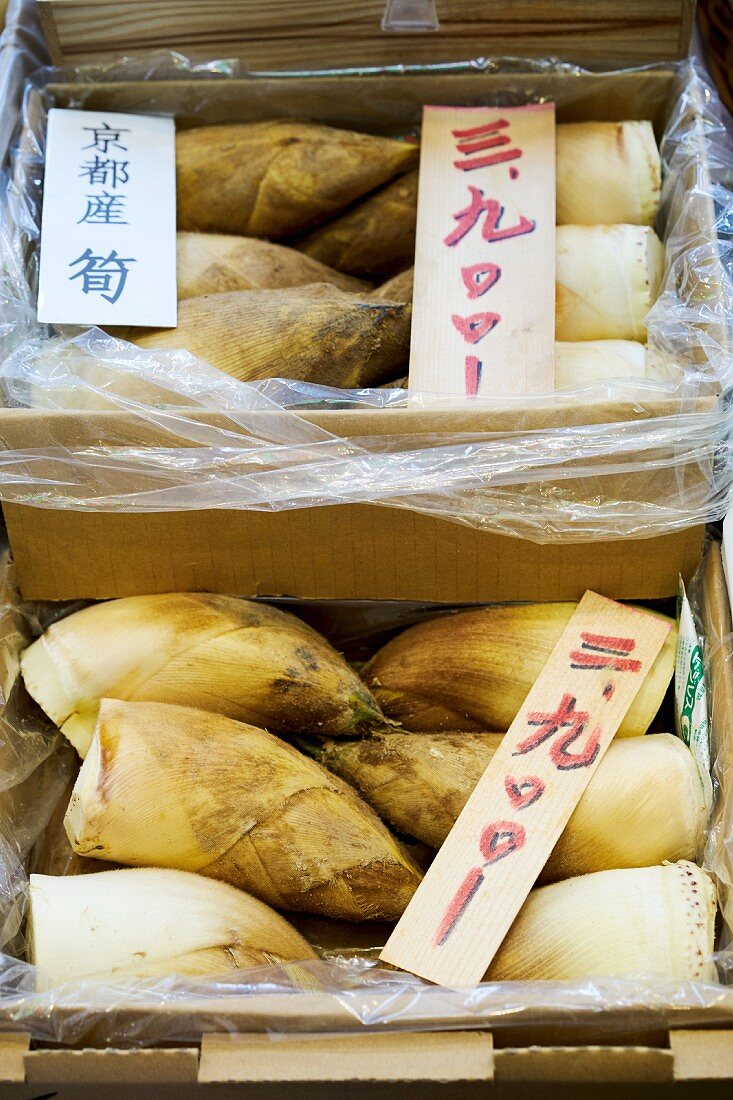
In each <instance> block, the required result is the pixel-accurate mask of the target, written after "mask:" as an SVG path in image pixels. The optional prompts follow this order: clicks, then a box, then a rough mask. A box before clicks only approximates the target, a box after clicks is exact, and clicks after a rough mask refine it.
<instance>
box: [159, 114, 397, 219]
mask: <svg viewBox="0 0 733 1100" xmlns="http://www.w3.org/2000/svg"><path fill="white" fill-rule="evenodd" d="M417 159H418V150H417V147H416V146H414V145H409V144H407V143H405V142H402V141H393V140H391V139H389V138H383V137H374V136H372V135H371V134H358V133H354V132H352V131H350V130H338V129H334V128H333V127H330V126H321V125H319V124H317V123H314V122H298V121H292V120H290V119H284V118H283V119H272V120H268V121H263V122H247V123H231V124H226V125H218V126H199V127H196V128H195V129H191V130H184V131H181V132H179V133H178V134H177V136H176V189H177V205H178V228H179V229H199V230H209V231H211V232H215V233H241V234H243V235H245V236H248V237H273V238H276V239H279V238H283V237H288V236H292V235H294V234H296V233H301V232H305V231H307V230H309V229H311V228H312V227H313V226H314V225H317V224H318V223H320V222H323V221H325V220H326V219H328V218H331V217H333V216H334V215H335V214H337V213H339V212H340V211H341V210H343V209H344V208H345V207H347V206H349V205H351V203H353V202H355V201H356V200H357V199H359V198H361V196H362V195H365V194H367V193H368V192H370V191H373V190H374V189H375V188H376V187H379V186H380V185H381V184H384V183H386V182H387V181H388V180H390V179H392V178H393V177H394V176H396V175H398V174H399V173H400V172H406V171H407V170H408V169H410V168H412V167H414V166H415V164H416V163H417Z"/></svg>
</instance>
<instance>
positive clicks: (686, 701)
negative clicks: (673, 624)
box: [674, 581, 713, 807]
mask: <svg viewBox="0 0 733 1100" xmlns="http://www.w3.org/2000/svg"><path fill="white" fill-rule="evenodd" d="M677 610H678V618H679V636H678V640H677V660H676V663H675V673H674V697H675V723H676V726H677V735H678V736H679V737H681V738H682V740H683V741H684V742H685V744H686V745H688V746H689V749H690V752H691V753H692V755H693V757H694V758H695V763H696V764H697V770H698V773H699V775H700V783H701V784H702V789H703V792H704V798H705V804H706V805H707V806H708V807H709V806H711V805H712V801H713V784H712V780H711V778H710V729H709V725H708V692H707V684H706V682H705V670H704V667H703V661H702V651H701V648H700V639H699V638H698V636H697V630H696V629H695V622H694V619H693V617H692V609H691V607H690V601H689V600H688V599H687V593H686V592H685V586H684V584H682V582H681V581H680V594H679V599H678V607H677Z"/></svg>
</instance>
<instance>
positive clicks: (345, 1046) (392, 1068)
mask: <svg viewBox="0 0 733 1100" xmlns="http://www.w3.org/2000/svg"><path fill="white" fill-rule="evenodd" d="M1 594H2V597H3V600H2V602H3V605H4V607H5V608H6V610H5V614H4V617H3V620H2V623H1V624H0V625H2V632H1V633H0V640H1V641H2V645H0V654H1V655H2V660H3V663H4V666H5V667H4V673H5V675H4V680H3V682H4V686H5V689H6V691H7V692H8V693H9V692H10V691H11V690H12V685H13V682H14V680H15V678H16V676H17V667H18V666H17V654H18V652H19V650H20V649H21V648H22V647H23V646H24V645H25V644H26V638H25V637H24V634H23V629H22V624H23V621H22V619H18V617H17V616H15V615H13V613H12V607H13V604H14V601H15V599H16V598H17V597H16V596H15V595H14V580H13V576H12V573H7V572H6V573H5V574H4V584H3V587H2V593H1ZM703 617H704V630H705V635H706V648H707V653H708V658H709V663H710V670H711V675H712V681H711V685H710V686H711V698H712V713H713V716H714V721H715V722H716V729H717V737H718V749H719V753H720V756H719V763H720V764H721V765H722V769H723V774H724V775H725V774H728V769H729V768H730V769H732V770H733V736H731V729H733V723H732V722H731V721H729V720H728V717H729V715H733V648H732V646H731V642H732V639H733V626H732V625H731V614H730V606H729V603H728V598H727V593H726V587H725V578H724V574H723V568H722V558H721V553H720V547H719V545H718V544H713V545H712V547H711V548H710V552H709V553H708V556H707V558H706V566H705V572H704V578H703ZM5 698H7V695H6V696H5ZM731 773H733V771H732V772H731ZM728 786H729V785H728V784H724V788H723V792H722V797H721V799H720V801H719V806H718V810H717V813H718V814H719V815H720V817H719V818H718V823H717V827H718V828H720V829H724V830H726V831H727V830H730V828H731V827H732V823H733V788H731V789H728ZM730 900H731V899H730V897H729V896H728V894H727V892H726V891H725V889H724V890H723V893H722V895H721V902H722V904H723V905H725V906H729V904H730ZM691 995H692V994H691V991H690V990H687V991H684V990H682V989H681V990H680V996H679V997H678V998H673V999H671V1000H670V1002H669V1004H664V1003H662V1001H661V1000H660V999H659V998H656V1000H655V1003H654V1006H653V1007H650V1006H649V1005H648V1004H646V1005H644V1004H642V1003H638V1004H635V1003H634V999H633V997H627V999H626V1001H625V1002H624V1003H619V1004H618V1005H617V1006H614V1007H609V1008H607V1009H605V1010H600V1011H599V1009H598V1007H597V1006H593V1005H591V1004H589V1005H588V1007H586V1008H583V1007H576V1008H575V1009H574V1010H573V1011H569V1010H564V1011H563V1010H558V1008H557V1006H556V1005H555V1004H554V1003H552V1002H548V1003H547V1004H543V1003H542V1001H541V999H535V1000H534V1001H533V1003H531V1004H526V1005H524V1006H523V1007H522V1006H520V1007H513V1008H512V1011H511V1013H510V1014H508V1015H507V1013H506V1012H505V1011H502V1012H500V1013H499V1014H498V1015H497V1016H496V1017H493V1016H492V1015H491V1014H490V1013H489V1014H484V1015H482V1014H481V1012H480V1009H479V1006H478V1003H474V1004H473V1005H466V1007H465V1010H464V1011H463V1012H456V1006H455V1000H454V997H453V995H452V994H451V993H450V992H449V991H444V990H440V989H438V988H437V987H433V989H432V991H431V999H430V1001H429V1002H428V1003H427V1004H426V1003H425V1002H424V1001H421V1002H420V1003H419V1004H418V1003H417V1002H416V1001H415V998H414V996H413V994H412V993H410V992H402V993H397V992H395V991H389V992H387V993H385V992H383V991H380V990H376V989H375V990H373V991H372V992H370V994H369V1008H370V1011H371V1012H372V1013H377V1012H378V1011H379V1009H380V1007H385V1006H387V1005H388V1006H389V1012H390V1013H391V1017H392V1019H393V1020H394V1021H395V1022H394V1024H393V1025H392V1026H390V1025H386V1026H382V1027H381V1028H380V1029H379V1030H377V1031H374V1032H372V1031H370V1030H369V1029H368V1028H364V1027H363V1026H361V1025H359V1023H358V1016H357V1015H355V1012H354V1002H353V1001H352V1000H350V998H349V997H348V996H338V995H332V994H327V993H322V992H319V991H317V990H314V991H309V992H304V993H285V992H282V993H273V992H269V993H262V994H253V995H251V996H248V997H242V998H239V999H228V1000H227V1001H226V1003H225V1004H222V1002H221V1001H216V1000H215V999H213V998H212V999H210V1000H203V999H202V1000H199V1001H193V1002H191V1001H186V1000H183V999H178V1000H176V1001H174V1002H171V1003H170V1004H169V1006H167V1007H166V1009H165V1010H163V1009H161V1008H159V1007H152V1006H149V1005H148V1006H146V1004H145V1003H144V1001H141V999H140V998H137V1000H136V1002H135V1003H130V1004H128V1005H124V1004H122V1003H119V1002H118V1003H117V1004H116V1005H114V1007H113V1009H112V1011H111V1012H110V1011H108V1010H105V1008H104V1007H102V1006H97V1007H94V1008H92V1006H91V1005H89V1006H87V1008H86V1010H85V1005H84V1002H83V998H79V997H78V996H75V997H74V998H73V999H72V1000H71V1001H70V1002H69V1003H64V998H63V996H58V997H57V998H56V1001H55V1004H54V1007H53V1009H52V1010H51V1011H52V1013H53V1016H54V1018H55V1019H56V1021H57V1022H58V1021H61V1020H64V1019H67V1020H68V1021H69V1022H70V1023H72V1022H73V1023H74V1024H75V1025H77V1027H78V1024H79V1022H80V1020H83V1021H84V1030H83V1031H82V1032H77V1033H78V1034H82V1035H83V1036H84V1039H83V1042H84V1043H86V1044H89V1045H88V1046H81V1047H79V1048H74V1049H71V1048H66V1047H57V1046H49V1045H48V1044H42V1043H41V1044H39V1043H35V1044H31V1043H29V1041H28V1037H27V1036H25V1035H23V1034H22V1033H21V1031H20V1028H19V1026H18V1024H17V1023H16V1022H15V1021H14V1020H13V1019H10V1018H9V1017H8V1015H7V1013H6V1012H5V1011H4V1006H0V1095H2V1096H3V1097H6V1096H7V1097H8V1100H12V1098H14V1097H18V1098H21V1097H22V1098H24V1100H25V1098H27V1100H30V1098H32V1097H33V1098H36V1100H39V1098H40V1097H46V1096H47V1095H48V1094H50V1093H55V1094H56V1095H58V1096H59V1097H61V1098H62V1100H65V1098H66V1097H69V1098H71V1097H74V1098H76V1097H85V1096H88V1097H89V1098H90V1100H91V1098H92V1097H96V1096H98V1095H100V1093H101V1090H104V1095H105V1097H108V1096H109V1097H112V1098H113V1100H116V1098H118V1097H119V1098H120V1100H122V1098H125V1100H127V1098H128V1097H129V1098H130V1100H132V1097H135V1098H137V1097H142V1096H145V1097H148V1096H149V1097H161V1098H162V1097H165V1096H171V1097H172V1096H173V1095H175V1096H176V1098H177V1100H183V1098H186V1100H187V1098H188V1097H189V1096H190V1097H191V1098H192V1100H193V1098H198V1097H201V1098H204V1097H206V1096H208V1095H211V1096H228V1095H231V1096H235V1095H241V1089H242V1088H243V1087H245V1086H246V1088H247V1090H248V1095H252V1096H253V1097H257V1096H260V1095H261V1096H263V1097H264V1096H267V1097H269V1098H280V1097H282V1098H283V1100H285V1098H288V1100H289V1098H290V1097H291V1096H294V1095H296V1094H297V1090H298V1089H299V1088H302V1087H303V1086H304V1085H306V1086H307V1088H308V1090H309V1092H308V1095H309V1096H310V1095H313V1096H314V1097H316V1096H323V1097H330V1096H333V1097H336V1096H337V1095H339V1090H340V1091H341V1094H342V1092H343V1088H344V1084H345V1083H348V1088H349V1096H351V1095H352V1094H353V1095H354V1096H360V1095H362V1094H363V1095H364V1096H369V1097H372V1096H382V1095H383V1096H385V1097H386V1096H392V1095H399V1096H402V1095H406V1094H407V1090H408V1089H409V1090H410V1091H411V1092H413V1093H414V1089H415V1087H416V1086H417V1087H418V1088H419V1090H420V1095H421V1096H425V1097H430V1098H431V1100H432V1098H433V1097H436V1098H437V1097H440V1096H443V1095H446V1096H447V1095H450V1096H451V1097H452V1098H454V1097H460V1096H465V1097H469V1096H473V1095H475V1094H476V1089H479V1088H480V1089H481V1090H482V1092H483V1093H485V1094H486V1095H490V1096H496V1097H497V1098H498V1097H509V1096H516V1095H517V1092H516V1089H517V1088H519V1087H523V1088H524V1089H527V1090H529V1089H530V1088H531V1094H532V1096H533V1097H535V1096H536V1097H538V1098H539V1097H543V1096H545V1095H547V1096H548V1097H549V1096H551V1095H552V1096H555V1097H556V1096H558V1095H559V1094H561V1095H563V1096H575V1095H578V1096H580V1095H587V1085H588V1083H589V1082H591V1081H592V1082H593V1083H594V1085H597V1086H602V1087H603V1090H604V1095H607V1096H609V1097H610V1096H612V1095H616V1093H615V1092H614V1089H618V1090H619V1091H618V1095H619V1096H621V1095H622V1093H621V1091H620V1090H621V1089H626V1090H628V1088H629V1086H630V1085H633V1086H634V1088H635V1090H638V1091H641V1092H642V1093H643V1092H644V1090H645V1089H648V1090H650V1091H649V1095H660V1093H659V1091H656V1092H655V1089H656V1090H660V1089H661V1088H662V1086H667V1087H669V1086H671V1085H672V1084H674V1086H675V1095H677V1094H678V1093H679V1095H680V1096H683V1095H684V1096H687V1095H691V1094H692V1093H690V1092H688V1091H686V1090H688V1089H691V1088H692V1083H693V1082H698V1083H703V1082H704V1084H705V1090H706V1091H705V1095H706V1096H715V1095H718V1093H717V1092H716V1088H717V1087H720V1089H721V1091H720V1095H721V1096H722V1095H724V1093H723V1087H725V1089H727V1090H730V1087H731V1083H732V1082H733V990H730V989H728V990H726V989H725V988H724V987H721V991H720V997H719V999H718V1001H717V1003H712V1002H708V1004H707V1007H702V1004H701V1005H700V1006H699V1007H695V1008H692V1006H691V1004H690V997H691ZM684 1002H686V1003H684ZM36 1011H38V1013H39V1021H38V1023H39V1024H40V1023H41V1021H42V1020H43V1019H46V1020H47V1019H48V1017H47V1015H46V1013H47V1010H46V1009H42V1008H39V1009H37V1010H36V1009H34V1008H33V1006H32V1005H30V1004H29V1005H28V1007H27V1008H26V1009H24V1012H23V1019H24V1020H25V1021H26V1023H27V1024H28V1025H29V1026H32V1024H33V1017H34V1014H35V1012H36ZM85 1011H86V1015H84V1014H85ZM161 1013H165V1014H168V1015H170V1016H173V1017H175V1020H176V1027H177V1030H178V1032H179V1034H182V1035H187V1036H193V1035H197V1034H200V1035H201V1036H202V1039H201V1041H200V1042H195V1043H194V1042H191V1041H190V1040H189V1041H187V1042H181V1043H173V1044H171V1043H166V1044H164V1045H163V1046H153V1047H149V1048H147V1049H141V1050H134V1049H124V1048H123V1047H122V1046H121V1047H120V1048H116V1047H114V1046H111V1047H108V1048H101V1049H100V1048H98V1047H97V1048H95V1047H94V1045H93V1044H95V1042H97V1043H98V1042H99V1038H98V1034H97V1038H95V1033H96V1032H97V1029H98V1027H102V1028H105V1029H106V1028H108V1027H110V1026H112V1028H113V1032H112V1033H113V1034H114V1035H115V1036H116V1037H117V1040H118V1041H119V1042H120V1043H121V1044H122V1043H123V1042H124V1040H125V1039H126V1038H128V1037H130V1036H134V1035H137V1034H139V1033H140V1027H141V1025H142V1024H143V1023H144V1021H145V1020H147V1019H148V1018H149V1017H150V1015H155V1014H161ZM683 1086H684V1087H683ZM584 1088H585V1090H586V1091H585V1093H584V1092H583V1089H584ZM174 1090H175V1092H174ZM237 1090H239V1091H237ZM680 1090H681V1091H680ZM522 1094H524V1093H522ZM624 1095H628V1093H627V1092H626V1093H624Z"/></svg>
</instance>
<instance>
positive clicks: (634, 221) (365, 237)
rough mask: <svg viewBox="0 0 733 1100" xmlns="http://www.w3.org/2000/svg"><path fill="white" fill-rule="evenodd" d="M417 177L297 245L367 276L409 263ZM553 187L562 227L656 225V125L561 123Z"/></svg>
mask: <svg viewBox="0 0 733 1100" xmlns="http://www.w3.org/2000/svg"><path fill="white" fill-rule="evenodd" d="M417 177H418V173H417V172H414V173H411V174H410V175H407V176H404V177H402V178H401V179H399V180H396V181H394V182H393V183H391V184H389V185H388V186H387V187H384V188H382V189H381V190H380V191H377V192H376V193H375V194H374V195H370V196H369V197H368V198H366V199H364V200H363V201H362V202H360V203H359V204H358V205H357V206H355V207H354V209H353V210H349V211H347V212H346V213H345V214H342V215H341V216H340V217H338V218H336V219H334V220H333V221H332V222H329V223H328V224H327V225H324V226H322V227H320V228H319V229H316V230H314V231H313V232H312V233H309V234H308V236H307V237H305V238H304V239H303V240H302V241H301V242H300V243H299V244H297V245H296V247H298V248H302V249H303V251H305V252H307V253H308V255H309V256H313V257H315V258H316V259H318V260H321V261H323V263H326V264H330V265H331V267H337V268H339V270H341V271H346V272H349V273H350V274H352V275H364V276H366V277H367V278H377V277H379V276H386V275H389V274H391V273H392V272H393V271H399V270H400V268H404V267H407V266H408V264H411V263H412V262H413V258H414V255H415V223H416V215H417V182H418V180H417ZM556 185H557V224H558V225H614V224H621V223H626V224H629V225H653V224H654V220H655V218H656V216H657V213H658V210H659V198H660V187H661V162H660V156H659V150H658V149H657V143H656V140H655V138H654V130H653V128H652V124H651V122H648V121H643V122H637V121H633V122H574V123H565V124H563V125H561V126H558V127H557V177H556Z"/></svg>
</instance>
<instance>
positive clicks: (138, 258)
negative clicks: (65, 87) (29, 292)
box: [38, 109, 176, 326]
mask: <svg viewBox="0 0 733 1100" xmlns="http://www.w3.org/2000/svg"><path fill="white" fill-rule="evenodd" d="M174 135H175V128H174V123H173V120H172V119H163V118H156V117H148V116H138V115H122V114H117V113H114V112H112V113H107V112H96V111H76V110H59V109H53V110H52V111H51V112H50V113H49V125H48V135H47V155H46V173H45V180H44V205H43V223H42V231H41V276H40V285H39V302H38V314H39V320H41V321H45V322H51V323H56V324H60V323H64V322H68V323H78V324H106V323H110V322H112V323H115V324H125V325H130V324H137V325H160V326H165V325H175V323H176V286H175V149H174Z"/></svg>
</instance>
